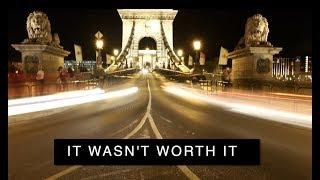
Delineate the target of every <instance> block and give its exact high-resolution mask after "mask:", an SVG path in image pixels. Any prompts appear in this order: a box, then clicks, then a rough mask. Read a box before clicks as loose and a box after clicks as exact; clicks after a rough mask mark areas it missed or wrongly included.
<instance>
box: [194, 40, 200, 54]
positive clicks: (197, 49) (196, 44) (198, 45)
mask: <svg viewBox="0 0 320 180" xmlns="http://www.w3.org/2000/svg"><path fill="white" fill-rule="evenodd" d="M193 48H194V50H196V51H199V50H200V49H201V42H200V41H198V40H195V41H193Z"/></svg>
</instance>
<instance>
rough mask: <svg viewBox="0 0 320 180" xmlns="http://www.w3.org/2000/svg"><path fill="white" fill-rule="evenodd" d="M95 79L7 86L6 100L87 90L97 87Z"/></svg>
mask: <svg viewBox="0 0 320 180" xmlns="http://www.w3.org/2000/svg"><path fill="white" fill-rule="evenodd" d="M98 85H99V82H98V80H97V79H91V80H75V81H68V82H66V83H55V82H48V83H44V84H39V83H37V82H26V83H15V84H8V98H9V99H13V98H22V97H32V96H41V95H50V94H55V93H59V92H66V91H75V90H88V89H93V88H96V87H98Z"/></svg>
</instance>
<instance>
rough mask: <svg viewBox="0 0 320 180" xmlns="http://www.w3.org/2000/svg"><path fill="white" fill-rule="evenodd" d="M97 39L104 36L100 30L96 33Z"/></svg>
mask: <svg viewBox="0 0 320 180" xmlns="http://www.w3.org/2000/svg"><path fill="white" fill-rule="evenodd" d="M94 36H95V37H96V38H97V39H101V38H102V37H103V34H102V33H101V32H100V31H98V32H97V33H96V34H95V35H94Z"/></svg>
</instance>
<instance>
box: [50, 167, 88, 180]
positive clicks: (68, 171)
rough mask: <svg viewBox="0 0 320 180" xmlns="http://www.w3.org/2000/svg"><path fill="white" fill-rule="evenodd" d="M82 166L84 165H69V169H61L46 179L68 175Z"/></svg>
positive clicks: (51, 179)
mask: <svg viewBox="0 0 320 180" xmlns="http://www.w3.org/2000/svg"><path fill="white" fill-rule="evenodd" d="M80 167H82V166H71V167H69V168H67V169H65V170H63V171H60V172H59V173H57V174H55V175H53V176H50V177H48V178H46V179H45V180H54V179H58V178H60V177H62V176H64V175H67V174H69V173H71V172H73V171H75V170H77V169H79V168H80Z"/></svg>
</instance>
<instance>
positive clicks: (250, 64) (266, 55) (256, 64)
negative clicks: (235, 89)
mask: <svg viewBox="0 0 320 180" xmlns="http://www.w3.org/2000/svg"><path fill="white" fill-rule="evenodd" d="M281 50H282V48H281V47H247V48H243V49H239V50H236V51H233V52H230V53H229V54H228V57H229V58H231V59H232V72H231V81H232V83H233V84H234V85H240V86H242V85H243V86H247V85H251V84H252V83H257V82H258V83H259V82H261V83H263V82H268V81H270V80H271V79H272V62H273V55H275V54H278V53H279V52H280V51H281Z"/></svg>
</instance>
